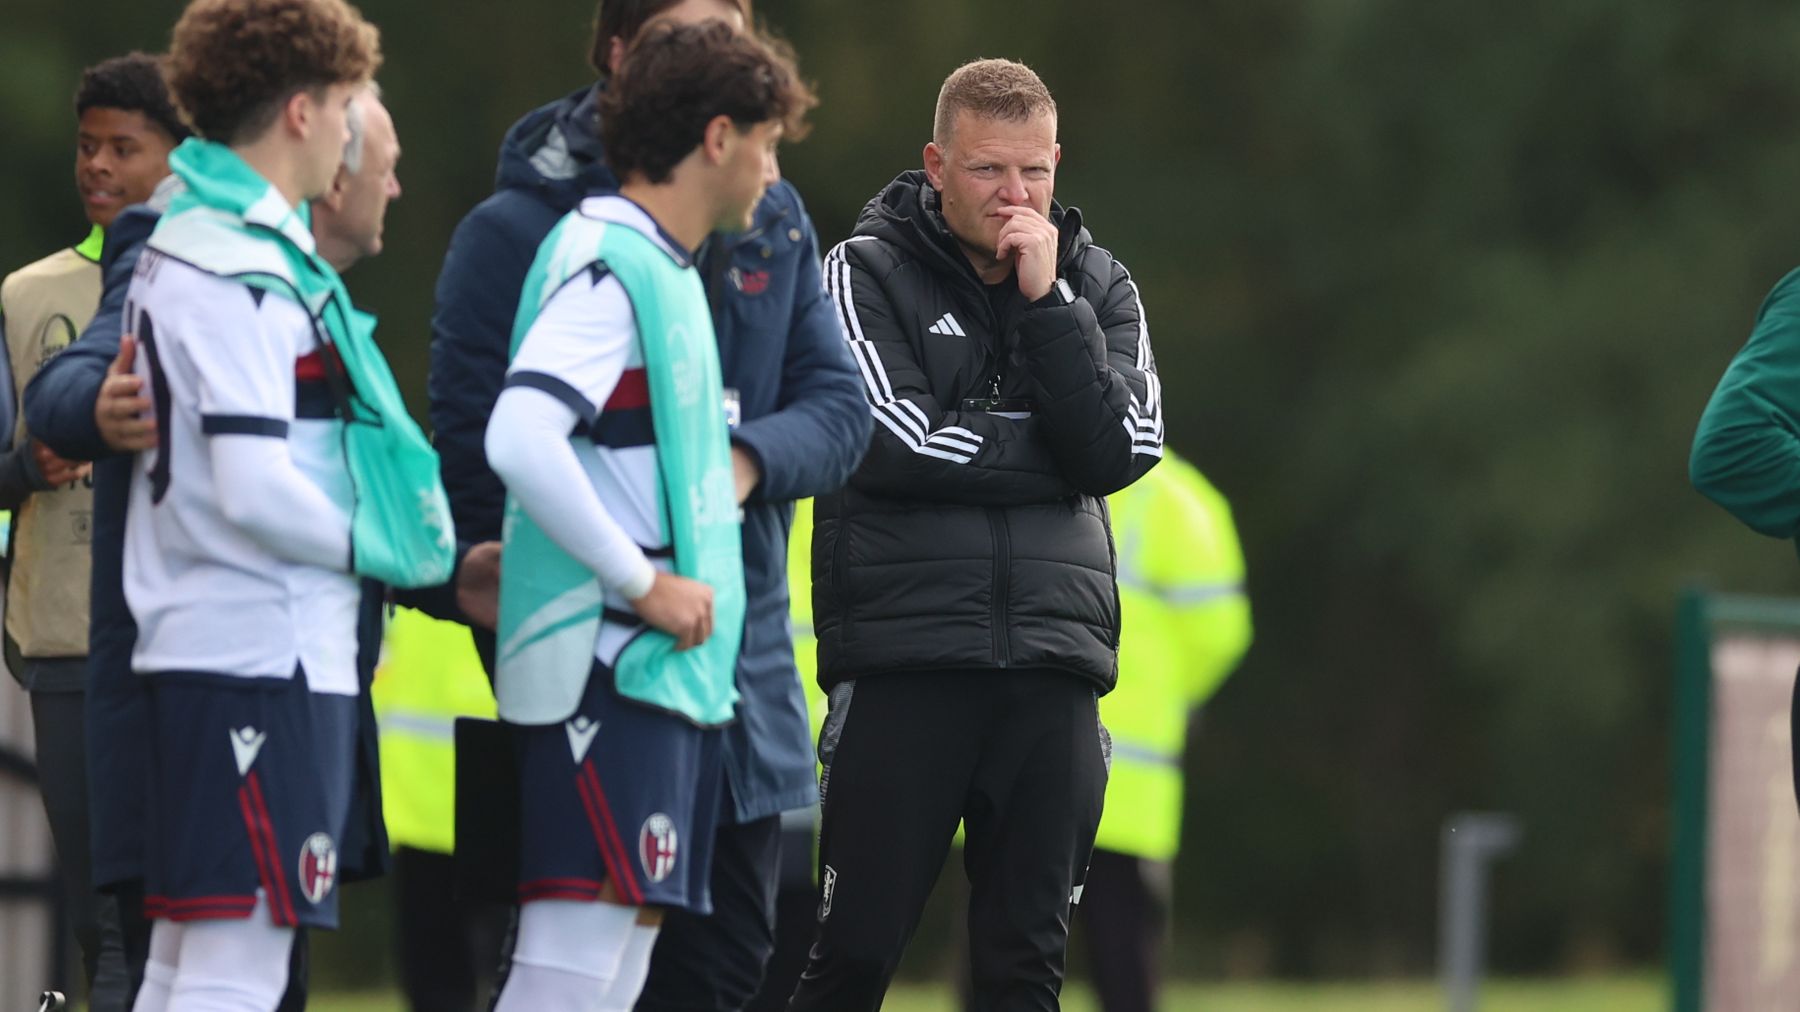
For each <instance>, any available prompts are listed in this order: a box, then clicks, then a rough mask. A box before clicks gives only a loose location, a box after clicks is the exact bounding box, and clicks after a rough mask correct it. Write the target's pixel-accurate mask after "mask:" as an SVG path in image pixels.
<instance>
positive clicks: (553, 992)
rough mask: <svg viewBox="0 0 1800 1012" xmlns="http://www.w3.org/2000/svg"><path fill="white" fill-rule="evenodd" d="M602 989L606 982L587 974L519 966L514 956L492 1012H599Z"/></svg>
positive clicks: (553, 968) (524, 965)
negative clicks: (504, 984)
mask: <svg viewBox="0 0 1800 1012" xmlns="http://www.w3.org/2000/svg"><path fill="white" fill-rule="evenodd" d="M539 902H542V901H539ZM605 989H606V982H605V981H603V980H599V979H597V978H595V977H593V976H592V975H590V974H585V973H570V972H569V971H567V970H559V969H557V968H555V967H553V966H535V965H533V964H531V963H521V962H519V960H518V957H516V956H515V957H514V958H513V963H512V968H511V969H509V970H507V971H506V986H505V987H503V988H501V989H500V1000H499V1001H498V1002H496V1003H495V1004H494V1012H599V1009H600V1002H601V992H603V991H604V990H605Z"/></svg>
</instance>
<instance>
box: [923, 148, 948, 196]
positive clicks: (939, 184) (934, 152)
mask: <svg viewBox="0 0 1800 1012" xmlns="http://www.w3.org/2000/svg"><path fill="white" fill-rule="evenodd" d="M923 158H924V162H925V180H926V182H928V183H930V184H931V188H932V189H934V190H942V189H943V188H944V149H943V148H940V147H938V143H937V141H926V142H925V154H924V156H923Z"/></svg>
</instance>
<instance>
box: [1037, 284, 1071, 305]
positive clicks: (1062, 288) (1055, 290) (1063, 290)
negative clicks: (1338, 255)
mask: <svg viewBox="0 0 1800 1012" xmlns="http://www.w3.org/2000/svg"><path fill="white" fill-rule="evenodd" d="M1074 304H1075V290H1074V289H1072V288H1070V287H1069V282H1068V281H1066V280H1064V279H1063V278H1057V279H1056V284H1053V285H1051V286H1050V294H1049V295H1046V296H1044V297H1043V298H1041V299H1038V300H1037V301H1036V302H1033V303H1032V304H1031V308H1032V309H1054V308H1056V307H1057V306H1072V305H1074Z"/></svg>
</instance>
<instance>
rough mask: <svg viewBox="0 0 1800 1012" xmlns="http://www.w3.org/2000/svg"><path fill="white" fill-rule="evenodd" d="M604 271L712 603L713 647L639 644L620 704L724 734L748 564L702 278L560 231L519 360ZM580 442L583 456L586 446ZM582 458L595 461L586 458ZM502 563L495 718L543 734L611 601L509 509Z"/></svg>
mask: <svg viewBox="0 0 1800 1012" xmlns="http://www.w3.org/2000/svg"><path fill="white" fill-rule="evenodd" d="M595 264H600V265H602V266H604V267H605V268H606V269H607V270H609V271H611V272H612V274H613V276H615V277H617V278H618V280H619V282H620V284H622V285H623V286H624V288H625V293H626V295H627V296H628V297H629V298H630V300H631V305H632V310H633V313H634V314H635V316H636V318H637V331H638V333H637V340H638V342H639V345H640V347H641V350H642V352H643V358H644V373H645V377H646V380H647V383H648V386H649V392H650V413H651V418H652V421H653V422H654V425H655V431H656V445H655V454H656V474H657V481H656V483H655V487H654V488H653V489H652V490H650V491H651V492H652V494H653V495H654V497H655V503H656V513H657V516H658V518H659V523H660V528H661V531H660V532H661V534H662V535H663V540H665V541H667V542H668V543H669V545H670V546H671V548H672V549H673V553H674V565H673V568H674V571H675V572H676V573H677V574H679V575H681V576H685V577H689V578H691V579H695V580H700V581H702V582H704V583H706V584H708V585H710V586H711V587H712V589H713V634H712V636H711V637H710V638H708V639H707V641H706V642H705V643H702V644H701V645H699V646H697V647H695V648H693V649H691V650H685V651H680V652H677V651H676V650H675V640H674V637H672V636H669V635H668V634H666V633H663V632H661V631H658V630H655V629H645V630H643V631H642V632H640V633H639V634H637V635H636V636H634V637H633V638H632V639H631V640H630V642H629V643H627V644H626V646H625V647H624V649H623V650H622V651H621V652H620V654H619V657H618V660H617V663H616V664H615V666H614V667H615V673H614V677H615V684H616V687H617V689H618V692H619V694H620V695H622V696H624V697H626V698H628V699H633V700H636V701H638V702H641V703H644V704H647V705H649V706H653V707H657V708H659V709H663V710H668V711H670V712H673V713H678V714H681V715H682V716H684V717H686V718H687V719H689V720H691V721H693V722H695V723H696V724H701V725H717V724H723V723H726V722H728V721H730V720H731V719H732V717H733V714H734V711H735V707H736V704H737V697H738V693H737V679H736V669H737V656H738V648H739V646H740V645H741V643H742V640H743V629H744V606H745V595H744V552H743V542H742V532H741V530H740V529H739V521H738V505H737V496H736V490H735V487H734V484H733V479H732V470H731V444H730V434H729V432H728V430H727V427H726V420H725V407H724V383H723V380H722V378H721V375H720V371H719V356H718V348H717V344H716V340H715V338H714V336H713V329H712V313H711V311H710V309H709V308H708V307H707V303H706V292H705V290H704V288H703V287H702V285H701V282H700V276H699V273H698V272H697V271H695V270H694V268H693V267H692V266H690V265H686V264H682V263H680V262H678V261H677V260H676V259H675V258H674V257H672V256H671V255H670V254H669V253H668V252H667V251H665V250H664V249H662V248H661V247H659V246H658V245H657V244H656V243H655V242H654V241H652V240H651V239H650V238H649V237H647V236H645V235H644V234H642V233H640V232H638V231H636V230H635V229H633V228H631V227H630V226H628V225H621V224H617V223H609V222H604V221H600V220H598V219H595V218H589V217H586V216H584V215H582V214H581V212H580V211H576V212H574V213H571V214H570V215H569V216H568V217H565V218H564V219H563V220H562V221H561V222H560V223H558V225H557V226H556V228H555V229H553V230H552V231H551V233H550V235H549V236H547V237H546V238H545V239H544V242H543V245H542V246H540V247H539V248H538V256H537V259H536V261H535V262H534V263H533V264H532V267H531V271H530V273H529V274H527V275H526V280H525V288H524V291H523V293H522V295H521V298H520V302H519V316H518V319H517V321H516V322H515V324H514V327H513V354H515V355H516V354H517V352H518V348H519V345H520V343H521V342H522V341H523V340H524V336H525V334H526V332H527V331H529V330H530V329H531V324H532V323H533V321H535V320H536V319H537V315H538V312H539V311H540V310H541V309H542V307H543V304H544V303H545V302H546V301H547V300H548V299H549V297H550V296H551V295H552V294H554V293H555V292H556V291H557V289H558V288H560V287H561V286H562V285H563V283H564V282H566V281H568V280H569V279H570V278H572V277H574V276H575V275H576V274H577V273H579V272H581V271H584V270H587V269H588V268H589V267H590V266H593V265H595ZM572 438H576V439H581V440H583V442H585V441H586V440H585V434H583V435H578V436H575V437H572ZM584 452H590V451H585V449H584ZM504 530H505V533H504V539H505V549H504V551H503V553H502V556H501V577H500V626H499V637H498V644H499V646H498V657H497V670H496V678H495V690H496V695H497V697H498V701H499V708H500V715H501V716H502V717H504V718H505V719H507V720H509V721H512V722H514V723H520V724H549V723H556V722H558V721H561V720H564V719H566V718H567V717H568V716H569V715H570V714H571V713H573V712H574V709H575V706H576V704H577V703H578V702H579V700H580V698H581V692H582V689H583V688H584V687H585V686H586V683H587V678H588V674H589V672H590V671H591V670H592V667H593V663H594V645H595V639H596V637H597V636H598V635H599V631H600V623H601V609H602V607H603V601H604V598H603V594H602V592H601V588H600V583H599V581H598V579H596V578H595V576H594V574H593V573H592V572H591V571H589V570H588V569H587V567H585V566H583V565H581V564H580V563H579V562H576V561H575V560H574V559H572V558H570V557H569V555H568V554H567V553H566V552H564V551H563V550H562V549H561V548H560V547H559V546H557V545H556V544H555V543H554V542H553V541H551V539H550V538H549V536H548V535H546V534H545V533H544V532H543V531H542V530H541V529H540V528H539V527H538V526H537V524H535V523H533V522H532V520H531V518H530V517H529V516H527V515H526V514H525V512H524V511H523V510H522V509H520V508H519V505H518V503H517V502H516V501H515V500H514V499H513V498H512V497H511V496H510V495H509V496H508V497H507V502H506V517H505V528H504Z"/></svg>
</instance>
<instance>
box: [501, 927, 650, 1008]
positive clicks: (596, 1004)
mask: <svg viewBox="0 0 1800 1012" xmlns="http://www.w3.org/2000/svg"><path fill="white" fill-rule="evenodd" d="M637 913H638V912H637V908H636V907H624V906H619V905H618V904H615V903H598V902H594V901H592V900H537V901H535V902H532V903H527V904H525V905H524V906H523V907H521V908H520V910H519V932H518V942H517V944H516V945H515V946H514V948H513V962H512V970H511V971H510V972H508V973H507V976H506V986H505V987H504V988H502V989H501V991H500V1000H499V1002H498V1003H496V1004H495V1006H494V1012H600V1010H601V1009H603V1008H605V1007H606V1006H604V1005H602V1004H601V1003H602V1002H603V1001H604V1000H605V998H606V996H607V994H608V992H609V991H610V990H611V988H612V985H613V981H614V980H615V979H616V978H617V977H618V974H619V964H620V962H621V961H622V960H623V959H624V957H625V951H626V949H627V948H629V947H630V943H631V937H632V936H631V932H632V928H633V927H634V926H635V925H636V922H637ZM639 986H640V987H641V986H642V983H641V982H640V984H639Z"/></svg>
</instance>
